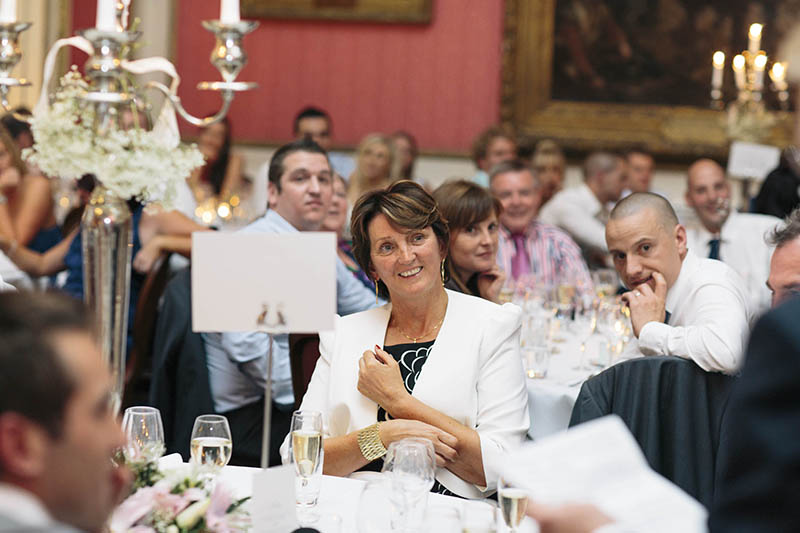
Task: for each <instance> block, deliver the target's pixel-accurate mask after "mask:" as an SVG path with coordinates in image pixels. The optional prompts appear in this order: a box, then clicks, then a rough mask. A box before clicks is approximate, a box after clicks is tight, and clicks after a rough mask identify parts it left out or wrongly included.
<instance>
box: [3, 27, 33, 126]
mask: <svg viewBox="0 0 800 533" xmlns="http://www.w3.org/2000/svg"><path fill="white" fill-rule="evenodd" d="M30 27H31V23H30V22H10V23H4V24H0V106H2V108H3V110H4V111H6V112H11V107H10V106H9V104H8V92H9V90H10V89H11V87H28V86H30V85H31V82H29V81H28V80H26V79H24V78H14V77H12V76H11V71H12V70H14V67H16V66H17V63H19V61H20V59H22V50H20V48H19V34H20V33H22V32H23V31H25V30H27V29H28V28H30ZM15 117H16V118H18V119H20V120H25V121H27V120H28V119H27V117H23V116H18V115H17V114H16V113H15Z"/></svg>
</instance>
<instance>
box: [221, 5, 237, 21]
mask: <svg viewBox="0 0 800 533" xmlns="http://www.w3.org/2000/svg"><path fill="white" fill-rule="evenodd" d="M219 21H220V22H221V23H222V24H236V23H238V22H239V0H222V3H221V4H220V6H219Z"/></svg>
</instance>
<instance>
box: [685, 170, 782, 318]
mask: <svg viewBox="0 0 800 533" xmlns="http://www.w3.org/2000/svg"><path fill="white" fill-rule="evenodd" d="M686 204H687V205H688V206H689V207H691V208H692V209H693V210H694V212H695V214H696V215H697V220H698V222H699V224H695V225H693V226H689V227H687V228H686V239H687V246H688V248H689V249H690V250H691V251H692V252H694V253H695V254H696V255H697V256H699V257H708V258H709V259H719V260H720V261H722V262H724V263H726V264H728V265H729V266H730V267H731V268H733V269H734V270H735V271H736V272H738V273H739V275H740V276H741V277H742V279H743V280H744V282H745V285H746V287H747V292H748V294H749V298H750V300H749V302H750V310H751V311H753V313H754V314H759V313H760V312H762V311H765V310H767V309H769V306H770V291H769V289H768V288H767V286H766V285H765V284H764V280H765V279H767V276H768V275H769V261H770V257H771V256H772V247H771V246H769V245H768V244H767V242H766V237H767V235H768V234H769V232H770V231H772V230H773V229H775V227H776V226H777V225H779V224H780V219H778V218H776V217H772V216H767V215H754V214H750V213H737V212H736V210H732V209H731V188H730V184H729V183H728V180H727V179H726V178H725V171H724V170H723V169H722V167H721V166H719V165H718V164H717V163H716V162H714V161H712V160H711V159H700V160H698V161H696V162H694V163H693V164H692V165H691V166H690V167H689V170H688V172H687V181H686Z"/></svg>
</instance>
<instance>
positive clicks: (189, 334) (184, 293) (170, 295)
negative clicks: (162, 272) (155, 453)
mask: <svg viewBox="0 0 800 533" xmlns="http://www.w3.org/2000/svg"><path fill="white" fill-rule="evenodd" d="M150 405H152V406H154V407H157V408H158V409H159V410H160V411H161V418H162V421H163V422H164V440H165V441H166V447H167V453H173V452H180V453H181V455H183V458H184V460H188V459H189V440H190V438H191V435H192V426H193V425H194V419H195V418H196V417H197V416H198V415H203V414H209V413H213V412H214V401H213V399H212V397H211V386H210V385H209V381H208V368H207V367H206V352H205V346H204V345H203V339H202V337H201V336H200V334H199V333H194V332H193V331H192V283H191V270H189V269H186V270H183V271H181V272H178V273H177V274H175V276H174V277H173V278H172V279H171V280H170V281H169V283H168V284H167V286H166V288H165V289H164V302H163V307H162V308H161V311H160V312H159V314H158V324H157V325H156V333H155V337H154V340H153V381H152V383H151V385H150Z"/></svg>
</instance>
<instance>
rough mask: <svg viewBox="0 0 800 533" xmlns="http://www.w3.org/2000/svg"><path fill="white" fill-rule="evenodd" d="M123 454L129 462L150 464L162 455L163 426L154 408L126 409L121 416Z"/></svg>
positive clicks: (158, 413) (158, 412) (159, 415)
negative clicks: (123, 442) (123, 443)
mask: <svg viewBox="0 0 800 533" xmlns="http://www.w3.org/2000/svg"><path fill="white" fill-rule="evenodd" d="M122 431H123V433H125V447H124V449H123V453H124V454H125V459H126V460H128V461H129V462H134V463H135V462H145V463H151V462H153V461H155V460H157V459H158V458H159V457H161V456H162V455H164V449H165V447H164V424H163V423H162V422H161V412H160V411H159V410H158V409H156V408H155V407H128V408H127V409H125V414H123V415H122Z"/></svg>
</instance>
